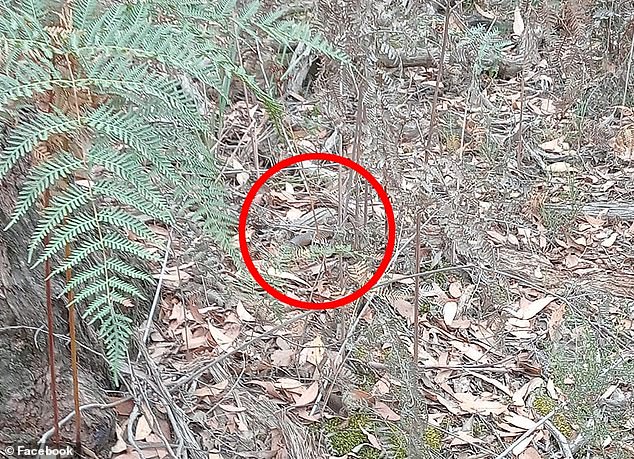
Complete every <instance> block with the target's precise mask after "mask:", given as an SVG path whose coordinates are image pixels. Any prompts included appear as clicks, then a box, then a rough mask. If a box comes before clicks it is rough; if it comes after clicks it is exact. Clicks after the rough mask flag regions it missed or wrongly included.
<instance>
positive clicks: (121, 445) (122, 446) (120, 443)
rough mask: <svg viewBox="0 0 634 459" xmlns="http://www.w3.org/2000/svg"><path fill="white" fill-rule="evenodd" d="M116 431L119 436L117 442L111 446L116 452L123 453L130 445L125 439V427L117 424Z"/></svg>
mask: <svg viewBox="0 0 634 459" xmlns="http://www.w3.org/2000/svg"><path fill="white" fill-rule="evenodd" d="M115 433H116V437H117V441H116V443H115V444H114V445H113V446H112V447H111V448H110V451H112V452H113V453H114V454H117V453H121V452H123V451H125V450H126V449H127V448H128V445H127V444H126V442H125V441H124V440H123V429H122V428H121V427H120V426H119V424H116V425H115Z"/></svg>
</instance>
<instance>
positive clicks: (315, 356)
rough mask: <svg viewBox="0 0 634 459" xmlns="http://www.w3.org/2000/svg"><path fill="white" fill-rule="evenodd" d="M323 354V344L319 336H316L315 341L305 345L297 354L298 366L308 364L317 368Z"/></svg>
mask: <svg viewBox="0 0 634 459" xmlns="http://www.w3.org/2000/svg"><path fill="white" fill-rule="evenodd" d="M325 352H326V348H325V347H324V342H323V341H322V339H321V336H319V335H317V336H316V337H315V339H313V340H312V341H309V342H308V343H306V347H305V348H304V349H302V351H301V352H300V353H299V364H300V365H303V364H304V363H306V362H308V363H312V364H313V365H314V366H315V367H317V366H319V364H320V363H321V361H322V360H323V358H324V353H325Z"/></svg>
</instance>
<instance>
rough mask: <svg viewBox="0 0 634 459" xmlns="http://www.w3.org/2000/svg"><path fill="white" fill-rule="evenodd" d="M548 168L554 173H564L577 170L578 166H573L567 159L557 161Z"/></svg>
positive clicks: (547, 168) (547, 167)
mask: <svg viewBox="0 0 634 459" xmlns="http://www.w3.org/2000/svg"><path fill="white" fill-rule="evenodd" d="M546 170H547V171H549V172H552V173H553V174H563V173H566V172H576V171H577V168H575V167H573V166H572V165H570V164H569V163H567V162H565V161H557V162H556V163H552V164H549V165H547V166H546Z"/></svg>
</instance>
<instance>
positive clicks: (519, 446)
mask: <svg viewBox="0 0 634 459" xmlns="http://www.w3.org/2000/svg"><path fill="white" fill-rule="evenodd" d="M534 436H535V435H529V436H528V437H526V438H525V439H524V440H522V441H521V442H519V443H518V444H517V445H515V447H514V448H513V454H514V455H516V456H519V455H520V454H522V452H523V451H524V450H525V449H526V448H527V447H528V445H530V444H531V442H532V441H533V437H534Z"/></svg>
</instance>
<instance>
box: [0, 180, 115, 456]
mask: <svg viewBox="0 0 634 459" xmlns="http://www.w3.org/2000/svg"><path fill="white" fill-rule="evenodd" d="M21 177H22V176H21V174H20V172H19V171H18V172H16V173H15V174H13V175H12V176H10V177H8V178H6V179H5V180H3V181H0V227H1V228H0V445H2V446H7V445H10V444H11V445H17V444H24V443H28V444H34V443H36V442H37V441H38V440H39V439H40V437H41V436H42V434H43V433H44V432H46V431H48V430H49V429H50V428H51V427H52V426H53V415H52V408H51V394H50V389H49V387H50V381H49V365H48V358H47V344H46V339H47V329H46V305H45V295H44V280H43V278H44V275H43V269H42V267H38V268H35V269H30V267H29V265H28V263H27V250H26V248H27V246H28V242H29V235H30V234H31V231H32V229H33V227H34V223H35V218H34V215H33V214H31V215H30V216H29V217H28V218H26V219H25V220H24V221H23V222H21V223H20V224H18V225H15V226H14V227H12V228H10V229H9V230H8V231H3V230H4V228H5V227H6V224H7V223H8V221H9V218H8V217H9V216H10V214H11V211H12V209H13V204H14V202H15V199H16V196H17V191H18V182H21ZM61 288H62V283H61V280H60V279H55V280H54V283H53V297H54V298H55V297H56V296H57V294H59V292H60V291H61ZM54 308H55V330H54V332H55V334H56V339H55V346H56V365H57V368H58V371H57V373H58V377H57V387H58V401H59V407H60V418H63V417H65V416H66V415H67V414H68V413H70V412H72V411H73V391H72V383H71V382H72V379H71V372H70V356H69V347H68V323H67V318H68V312H67V308H66V306H65V302H64V301H63V300H54ZM78 337H79V341H80V343H81V344H82V345H84V346H85V347H80V349H79V351H78V352H79V362H80V385H81V387H80V393H81V402H80V403H81V404H82V405H84V404H87V403H107V399H106V397H105V393H104V388H106V387H107V386H108V384H109V382H108V376H107V369H106V367H105V364H104V363H103V362H102V359H101V358H100V357H99V356H96V355H95V354H93V353H91V352H94V351H91V350H94V349H99V346H98V344H97V343H96V341H95V336H94V333H91V332H90V331H89V330H87V329H80V330H78ZM82 424H83V425H82V434H83V435H82V443H83V444H84V445H85V446H86V447H88V448H89V449H90V450H92V451H94V452H96V454H97V456H99V457H104V454H100V453H99V451H103V450H105V449H106V448H108V447H109V446H110V443H111V439H112V437H113V434H112V433H113V430H114V429H113V425H114V413H113V412H112V410H87V411H84V412H82ZM73 425H74V424H73V422H69V423H68V424H67V425H66V426H65V427H63V428H62V429H61V432H62V436H63V439H64V440H65V441H72V439H73V434H72V429H73Z"/></svg>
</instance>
